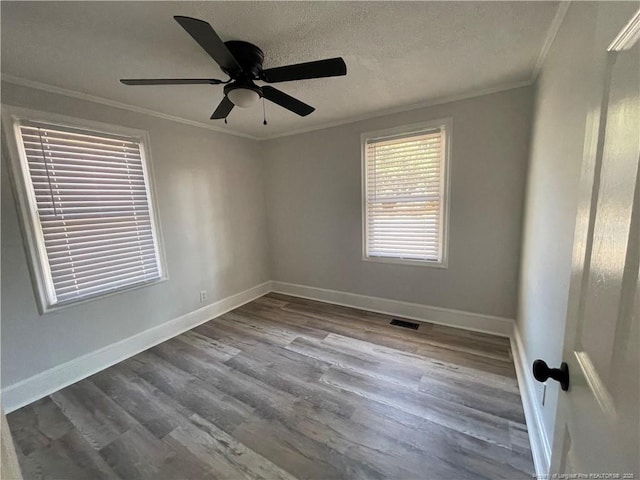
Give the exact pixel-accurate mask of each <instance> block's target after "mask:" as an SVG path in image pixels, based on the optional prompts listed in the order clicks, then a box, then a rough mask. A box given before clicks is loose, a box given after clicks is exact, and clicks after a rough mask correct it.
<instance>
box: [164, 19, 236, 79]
mask: <svg viewBox="0 0 640 480" xmlns="http://www.w3.org/2000/svg"><path fill="white" fill-rule="evenodd" d="M173 18H174V19H175V20H176V22H178V23H179V24H180V26H181V27H182V28H184V29H185V30H186V31H187V33H188V34H189V35H191V36H192V37H193V39H194V40H195V41H196V42H198V44H199V45H200V46H201V47H202V48H203V49H204V50H205V52H207V53H208V54H209V56H210V57H211V58H213V59H214V60H215V61H216V63H217V64H218V65H220V66H221V67H222V68H224V69H225V70H228V71H238V72H240V71H242V67H241V66H240V64H239V63H238V61H237V60H236V59H235V57H234V56H233V55H232V54H231V52H230V51H229V49H228V48H227V46H226V45H225V44H224V42H223V41H222V40H221V39H220V37H219V36H218V34H217V33H216V31H215V30H214V29H213V27H211V25H209V24H208V23H207V22H205V21H203V20H198V19H197V18H191V17H182V16H180V15H176V16H174V17H173Z"/></svg>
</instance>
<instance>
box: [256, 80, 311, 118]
mask: <svg viewBox="0 0 640 480" xmlns="http://www.w3.org/2000/svg"><path fill="white" fill-rule="evenodd" d="M262 96H263V97H264V98H266V99H267V100H270V101H272V102H273V103H277V104H278V105H280V106H281V107H284V108H286V109H287V110H291V111H292V112H293V113H297V114H298V115H300V116H301V117H306V116H307V115H309V114H310V113H311V112H313V111H314V110H315V108H313V107H312V106H311V105H307V104H306V103H304V102H301V101H300V100H298V99H297V98H293V97H292V96H291V95H287V94H286V93H284V92H281V91H280V90H278V89H277V88H273V87H270V86H268V85H266V86H264V87H262Z"/></svg>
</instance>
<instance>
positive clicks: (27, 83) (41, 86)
mask: <svg viewBox="0 0 640 480" xmlns="http://www.w3.org/2000/svg"><path fill="white" fill-rule="evenodd" d="M1 79H2V81H3V82H7V83H11V84H13V85H19V86H21V87H29V88H35V89H36V90H42V91H44V92H49V93H57V94H58V95H64V96H66V97H72V98H78V99H80V100H86V101H87V102H93V103H99V104H101V105H107V106H109V107H114V108H120V109H122V110H129V111H130V112H136V113H141V114H143V115H149V116H151V117H157V118H162V119H163V120H169V121H171V122H177V123H183V124H185V125H191V126H192V127H199V128H206V129H207V130H213V131H214V132H219V133H226V134H228V135H233V136H236V137H243V138H250V139H251V140H259V138H258V137H254V136H252V135H248V134H246V133H240V132H236V131H233V130H228V129H226V128H222V127H217V126H215V125H209V124H208V123H203V122H197V121H195V120H189V119H187V118H182V117H177V116H175V115H169V114H167V113H162V112H157V111H155V110H150V109H148V108H144V107H138V106H136V105H130V104H128V103H123V102H118V101H117V100H110V99H108V98H104V97H98V96H96V95H91V94H88V93H83V92H77V91H75V90H69V89H66V88H62V87H55V86H53V85H48V84H46V83H41V82H36V81H34V80H28V79H26V78H22V77H16V76H14V75H8V74H6V73H3V74H2V76H1Z"/></svg>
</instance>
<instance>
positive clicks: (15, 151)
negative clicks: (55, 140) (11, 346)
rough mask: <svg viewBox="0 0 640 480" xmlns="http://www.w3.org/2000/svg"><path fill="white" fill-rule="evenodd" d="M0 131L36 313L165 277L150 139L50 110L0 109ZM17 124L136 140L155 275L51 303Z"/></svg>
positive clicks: (50, 287) (126, 129) (43, 250)
mask: <svg viewBox="0 0 640 480" xmlns="http://www.w3.org/2000/svg"><path fill="white" fill-rule="evenodd" d="M1 117H2V128H3V130H4V135H5V141H6V142H7V145H8V147H9V157H10V158H9V165H10V167H11V168H10V169H9V170H10V176H11V181H12V183H13V187H14V191H15V192H16V195H17V201H18V210H19V214H20V215H19V217H20V226H21V228H22V232H23V234H24V238H25V247H26V253H27V257H28V259H27V260H28V263H29V268H30V272H31V276H32V278H33V280H34V281H33V286H34V290H35V294H36V299H37V303H38V310H39V311H40V314H45V313H48V312H52V311H55V310H60V309H64V308H68V307H71V306H74V305H78V304H80V303H85V302H90V301H93V300H96V299H99V298H103V297H107V296H111V295H117V294H120V293H124V292H127V291H130V290H135V289H138V288H142V287H147V286H151V285H155V284H157V283H160V282H164V281H166V280H168V279H169V273H168V270H167V262H166V256H165V251H164V241H163V236H162V229H161V225H160V215H159V214H158V209H157V208H156V198H157V196H156V189H155V177H154V174H153V167H152V164H153V162H152V160H151V147H150V145H151V141H150V138H149V134H148V132H146V131H144V130H140V129H135V128H129V127H123V126H121V125H113V124H109V123H103V122H96V121H92V120H86V119H81V118H76V117H69V116H66V115H59V114H55V113H49V112H41V111H37V110H32V109H28V108H21V107H15V106H12V105H6V104H3V105H1ZM22 120H25V121H30V122H37V123H47V124H52V125H58V126H61V127H70V128H76V129H79V130H84V131H92V132H96V133H103V134H108V135H122V136H126V137H129V138H132V139H135V140H137V141H138V142H139V146H140V155H141V158H142V169H143V172H144V179H145V187H146V189H147V198H148V203H149V211H150V217H151V231H152V234H153V242H154V247H155V253H156V259H157V262H158V267H159V270H160V272H159V273H160V276H159V277H158V278H155V279H153V280H151V281H148V282H143V283H137V284H134V285H128V286H125V287H122V288H118V289H116V290H112V291H109V292H106V293H99V294H96V295H91V296H87V297H83V298H81V299H79V300H72V301H67V302H63V303H52V299H54V298H55V293H54V291H53V284H52V280H51V271H50V270H49V262H48V259H47V254H46V248H45V245H44V237H43V235H42V230H41V225H40V221H39V220H38V215H37V212H38V208H37V206H36V198H35V192H34V190H33V185H32V183H31V179H30V176H29V166H28V162H27V158H26V153H25V151H24V148H23V145H22V141H21V140H20V139H19V138H20V123H21V121H22Z"/></svg>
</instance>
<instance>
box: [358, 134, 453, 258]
mask: <svg viewBox="0 0 640 480" xmlns="http://www.w3.org/2000/svg"><path fill="white" fill-rule="evenodd" d="M444 134H445V132H444V127H441V128H437V129H429V130H426V131H422V132H418V133H411V134H404V135H396V136H392V137H384V138H378V139H368V140H366V141H365V165H366V179H365V185H366V188H365V190H366V191H365V196H366V200H365V201H366V217H365V218H366V221H365V223H366V225H365V228H366V242H365V244H366V247H365V248H366V256H367V257H389V258H398V259H407V260H421V261H433V262H441V261H442V241H443V240H442V239H443V203H444V198H443V196H444V165H445V162H444V158H445V157H444V153H445V152H444V148H445V142H444Z"/></svg>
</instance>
